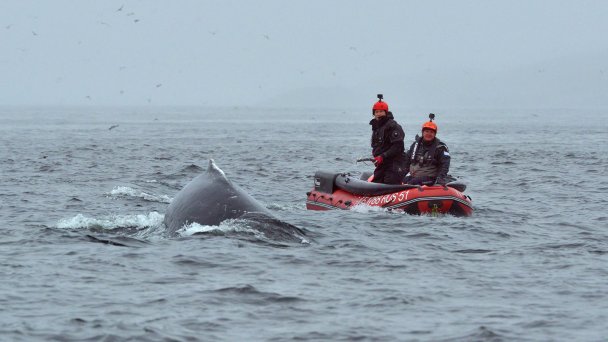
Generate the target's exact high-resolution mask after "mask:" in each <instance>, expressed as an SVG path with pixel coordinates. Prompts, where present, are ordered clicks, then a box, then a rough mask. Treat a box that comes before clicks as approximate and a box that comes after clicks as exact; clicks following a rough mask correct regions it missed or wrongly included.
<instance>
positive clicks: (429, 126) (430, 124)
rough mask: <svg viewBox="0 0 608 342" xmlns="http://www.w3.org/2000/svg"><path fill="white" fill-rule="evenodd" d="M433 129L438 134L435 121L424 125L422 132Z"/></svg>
mask: <svg viewBox="0 0 608 342" xmlns="http://www.w3.org/2000/svg"><path fill="white" fill-rule="evenodd" d="M425 129H431V130H433V131H435V133H437V125H436V124H435V123H434V122H433V121H427V122H425V123H423V124H422V130H423V131H424V130H425Z"/></svg>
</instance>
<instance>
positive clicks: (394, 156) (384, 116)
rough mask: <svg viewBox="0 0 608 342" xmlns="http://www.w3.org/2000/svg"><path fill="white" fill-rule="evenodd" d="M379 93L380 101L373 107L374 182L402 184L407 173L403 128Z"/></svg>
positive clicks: (371, 122)
mask: <svg viewBox="0 0 608 342" xmlns="http://www.w3.org/2000/svg"><path fill="white" fill-rule="evenodd" d="M382 99H383V96H382V94H378V102H376V103H375V104H374V107H373V108H372V115H373V116H374V118H373V119H372V120H371V121H370V122H369V124H370V125H371V126H372V144H371V145H372V155H373V157H374V165H375V166H376V169H375V170H374V180H373V182H374V183H384V184H401V181H402V180H403V176H405V174H406V173H407V169H406V168H405V161H406V158H405V148H404V144H403V138H404V136H405V133H404V132H403V128H401V126H400V125H399V124H398V123H397V121H395V118H394V117H393V113H391V112H389V110H388V104H387V103H386V102H383V101H382Z"/></svg>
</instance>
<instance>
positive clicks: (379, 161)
mask: <svg viewBox="0 0 608 342" xmlns="http://www.w3.org/2000/svg"><path fill="white" fill-rule="evenodd" d="M383 161H384V158H382V156H377V157H374V165H376V166H378V165H380V164H382V162H383Z"/></svg>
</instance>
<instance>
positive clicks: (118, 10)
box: [116, 5, 125, 12]
mask: <svg viewBox="0 0 608 342" xmlns="http://www.w3.org/2000/svg"><path fill="white" fill-rule="evenodd" d="M123 7H125V5H122V6H120V8H119V9H117V10H116V12H120V11H122V8H123Z"/></svg>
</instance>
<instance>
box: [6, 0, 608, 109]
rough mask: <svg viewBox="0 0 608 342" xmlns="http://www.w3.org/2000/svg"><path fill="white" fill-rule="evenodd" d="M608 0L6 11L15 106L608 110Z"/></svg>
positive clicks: (16, 3) (121, 4) (69, 6)
mask: <svg viewBox="0 0 608 342" xmlns="http://www.w3.org/2000/svg"><path fill="white" fill-rule="evenodd" d="M606 18H608V1H601V0H598V1H553V0H552V1H532V0H530V1H352V0H349V1H347V0H344V1H329V0H322V1H317V0H308V1H275V0H272V1H263V0H258V1H245V0H242V1H201V0H199V1H185V0H184V1H150V0H146V1H143V0H142V1H112V0H105V1H84V0H78V1H77V0H71V1H70V0H54V1H38V0H37V1H29V0H1V1H0V46H1V49H2V50H1V52H2V53H1V54H0V105H19V104H26V105H86V104H91V105H147V104H150V105H226V106H234V105H239V106H240V105H264V106H310V107H336V106H349V107H359V106H367V107H369V106H370V103H371V102H372V101H373V100H374V99H375V95H376V93H378V92H382V93H384V94H385V97H386V99H387V101H388V102H389V103H391V104H398V105H401V106H409V107H425V106H430V105H433V106H443V107H445V106H455V107H463V108H466V107H513V108H518V107H538V108H543V107H572V108H581V107H585V108H587V107H590V108H591V107H595V108H608V96H607V95H608V38H607V37H606V33H607V32H608V20H607V19H606Z"/></svg>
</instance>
